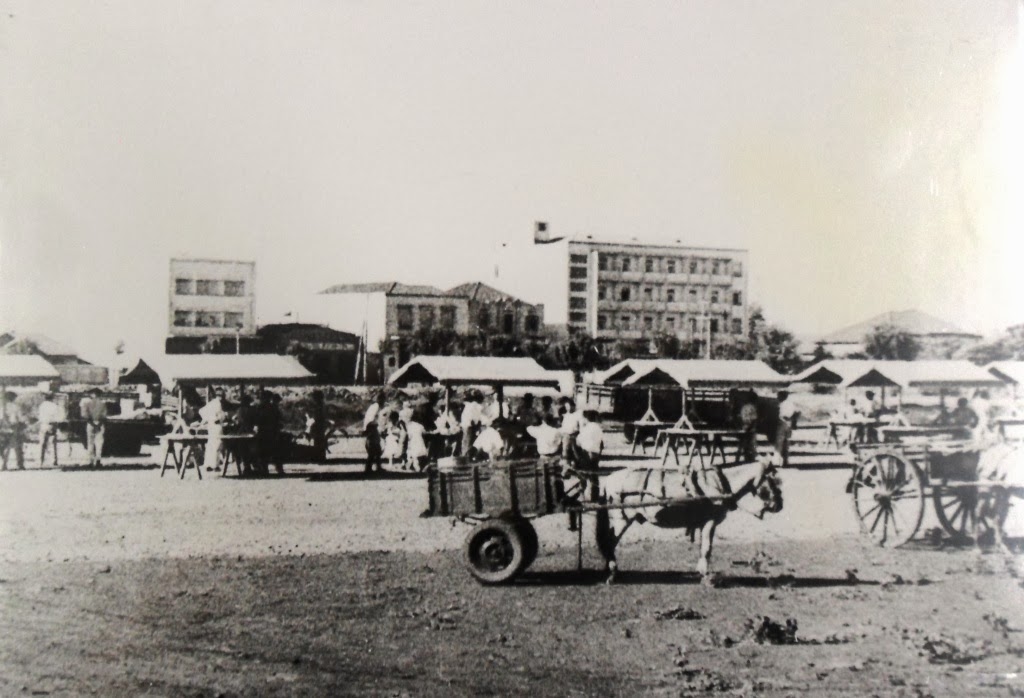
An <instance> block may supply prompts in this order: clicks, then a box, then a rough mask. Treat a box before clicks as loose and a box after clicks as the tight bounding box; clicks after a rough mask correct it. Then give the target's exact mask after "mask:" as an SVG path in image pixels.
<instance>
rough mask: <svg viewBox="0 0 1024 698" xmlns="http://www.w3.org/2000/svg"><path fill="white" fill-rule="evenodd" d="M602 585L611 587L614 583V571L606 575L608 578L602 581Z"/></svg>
mask: <svg viewBox="0 0 1024 698" xmlns="http://www.w3.org/2000/svg"><path fill="white" fill-rule="evenodd" d="M604 583H605V584H606V585H607V586H611V585H612V584H614V583H615V571H614V570H613V571H611V572H609V573H608V578H607V579H605V580H604Z"/></svg>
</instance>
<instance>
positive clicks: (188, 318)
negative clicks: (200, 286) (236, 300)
mask: <svg viewBox="0 0 1024 698" xmlns="http://www.w3.org/2000/svg"><path fill="white" fill-rule="evenodd" d="M174 326H175V327H226V328H228V329H232V330H233V329H237V328H240V327H244V326H245V315H244V314H243V313H235V312H226V313H221V312H208V311H205V310H175V311H174Z"/></svg>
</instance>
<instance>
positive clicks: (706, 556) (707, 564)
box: [697, 518, 718, 581]
mask: <svg viewBox="0 0 1024 698" xmlns="http://www.w3.org/2000/svg"><path fill="white" fill-rule="evenodd" d="M717 527H718V519H717V518H712V519H709V520H708V521H707V523H705V524H704V525H703V526H702V527H701V529H700V560H698V561H697V572H698V573H699V574H700V576H701V578H702V579H703V580H704V581H708V580H709V575H710V574H711V548H712V547H713V546H714V544H715V529H716V528H717Z"/></svg>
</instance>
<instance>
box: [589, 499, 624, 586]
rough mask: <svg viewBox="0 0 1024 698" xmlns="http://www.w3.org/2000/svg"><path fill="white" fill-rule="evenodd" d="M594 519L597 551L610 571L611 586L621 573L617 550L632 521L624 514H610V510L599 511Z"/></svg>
mask: <svg viewBox="0 0 1024 698" xmlns="http://www.w3.org/2000/svg"><path fill="white" fill-rule="evenodd" d="M594 518H595V519H596V522H595V535H596V538H597V550H598V552H600V553H601V557H603V558H604V564H605V569H607V570H608V579H607V580H606V582H607V583H608V584H611V583H613V582H614V581H615V575H616V573H617V572H618V571H619V564H618V561H617V560H616V559H615V549H616V548H617V547H618V545H619V541H620V540H622V536H623V534H625V533H626V529H627V528H629V525H630V523H632V521H631V519H629V518H628V517H627V516H626V515H625V513H624V512H622V511H614V512H610V511H609V510H608V509H598V510H597V512H596V516H595V517H594Z"/></svg>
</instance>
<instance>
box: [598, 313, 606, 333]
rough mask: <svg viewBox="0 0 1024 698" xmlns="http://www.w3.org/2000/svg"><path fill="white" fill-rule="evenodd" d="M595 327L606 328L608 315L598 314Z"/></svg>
mask: <svg viewBox="0 0 1024 698" xmlns="http://www.w3.org/2000/svg"><path fill="white" fill-rule="evenodd" d="M597 329H599V330H606V329H608V316H607V315H598V316H597Z"/></svg>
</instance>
